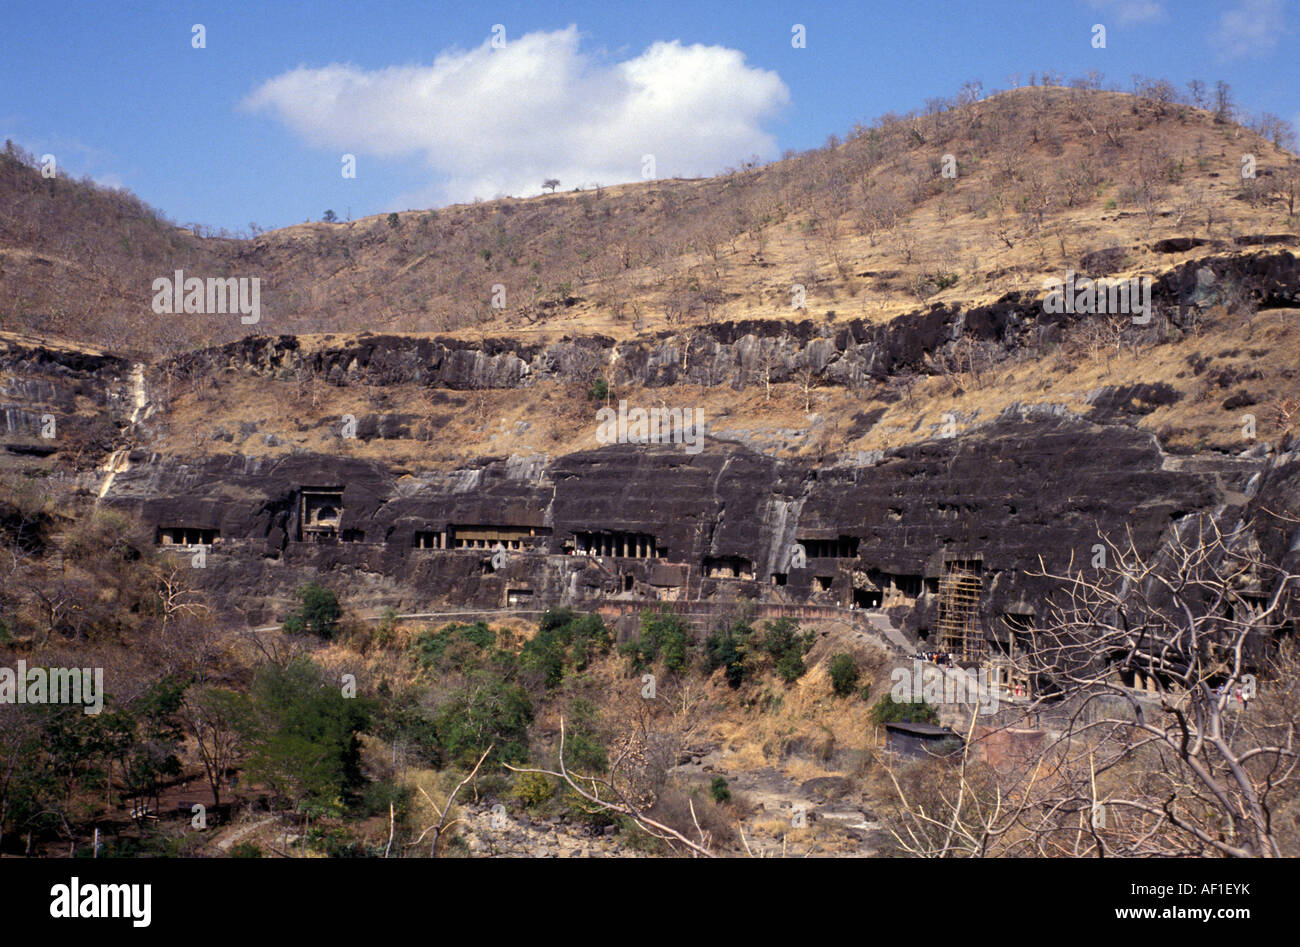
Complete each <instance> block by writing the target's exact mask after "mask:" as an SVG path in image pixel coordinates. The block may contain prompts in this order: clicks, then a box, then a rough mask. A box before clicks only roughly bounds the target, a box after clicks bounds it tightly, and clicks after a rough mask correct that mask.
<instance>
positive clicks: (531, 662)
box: [519, 608, 613, 690]
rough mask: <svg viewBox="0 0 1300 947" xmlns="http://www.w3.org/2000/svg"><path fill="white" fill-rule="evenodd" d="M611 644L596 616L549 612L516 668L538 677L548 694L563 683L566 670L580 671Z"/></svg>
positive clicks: (524, 649)
mask: <svg viewBox="0 0 1300 947" xmlns="http://www.w3.org/2000/svg"><path fill="white" fill-rule="evenodd" d="M612 644H613V638H612V636H611V635H610V633H609V629H608V628H606V627H605V623H604V622H603V621H601V619H600V616H599V615H579V614H577V613H576V612H574V611H573V610H572V609H570V608H552V609H549V610H548V611H547V612H546V614H544V615H543V616H542V619H541V622H540V623H539V624H538V626H537V634H536V635H534V636H533V637H532V638H531V639H530V640H529V641H528V642H527V643H525V644H524V647H523V650H522V651H521V652H520V655H519V665H520V667H521V668H523V669H524V670H525V671H526V672H530V673H532V674H535V675H537V676H539V677H540V678H541V680H542V681H543V683H544V684H545V686H546V688H547V689H548V690H549V689H551V688H554V687H556V686H557V685H558V684H559V683H560V681H561V680H562V679H563V676H564V669H565V667H566V666H567V667H571V668H572V669H573V670H574V671H584V670H586V668H587V665H588V664H589V663H590V661H591V659H592V657H593V656H595V655H597V654H605V653H606V652H608V651H609V649H610V646H611V645H612Z"/></svg>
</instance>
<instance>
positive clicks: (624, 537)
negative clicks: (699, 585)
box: [573, 530, 664, 559]
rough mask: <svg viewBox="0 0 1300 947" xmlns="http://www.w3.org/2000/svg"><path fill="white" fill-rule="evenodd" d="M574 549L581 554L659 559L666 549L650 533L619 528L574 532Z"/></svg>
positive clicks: (577, 553)
mask: <svg viewBox="0 0 1300 947" xmlns="http://www.w3.org/2000/svg"><path fill="white" fill-rule="evenodd" d="M573 551H574V553H575V554H576V555H579V556H609V557H612V558H618V559H658V558H660V557H661V556H662V555H663V553H664V550H662V549H660V548H659V542H658V540H657V539H656V538H655V537H654V536H652V535H651V534H649V533H628V532H620V531H617V530H596V531H591V532H587V531H578V532H575V533H574V534H573Z"/></svg>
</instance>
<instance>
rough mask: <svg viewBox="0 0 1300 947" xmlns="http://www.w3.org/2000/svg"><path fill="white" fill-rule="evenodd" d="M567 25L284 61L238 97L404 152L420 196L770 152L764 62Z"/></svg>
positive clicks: (320, 135)
mask: <svg viewBox="0 0 1300 947" xmlns="http://www.w3.org/2000/svg"><path fill="white" fill-rule="evenodd" d="M578 47H579V35H578V31H577V28H576V27H573V26H570V27H568V28H567V29H564V30H557V31H554V32H547V33H530V34H527V35H525V36H522V37H519V38H518V39H510V40H509V42H508V43H507V45H506V46H505V48H503V49H493V48H492V47H491V44H490V42H485V43H484V44H483V45H482V46H480V47H478V48H476V49H472V50H469V51H459V50H456V51H450V52H444V53H442V54H440V55H439V56H438V57H437V58H436V59H435V60H434V62H433V64H432V65H430V66H394V67H390V68H386V69H378V70H372V71H367V70H363V69H360V68H357V67H356V66H352V65H338V64H335V65H330V66H326V67H324V68H320V69H308V68H298V69H294V70H292V71H290V72H287V73H285V74H283V75H280V76H277V77H275V78H273V79H271V80H269V81H267V82H265V83H263V84H262V85H261V86H260V87H258V88H257V89H255V90H254V91H253V92H252V93H251V94H250V95H249V96H248V97H247V98H246V99H245V100H244V103H243V105H244V107H246V108H248V109H250V110H252V111H257V112H266V113H270V114H272V115H274V116H275V117H276V118H277V119H278V120H280V121H281V122H283V123H284V124H285V125H287V126H288V127H289V128H291V129H292V130H293V131H295V132H296V133H298V134H299V135H301V136H302V137H303V139H304V140H306V141H307V142H308V143H310V144H312V145H316V146H320V147H327V148H333V149H337V150H338V151H339V152H340V153H344V152H352V153H355V154H358V155H360V154H363V153H366V154H371V155H376V156H381V157H394V156H404V155H416V156H419V157H422V158H423V159H424V161H425V162H426V163H427V165H428V167H429V168H430V169H431V170H432V171H433V172H435V173H436V174H437V175H438V176H439V177H440V178H441V179H442V182H441V183H438V184H436V185H431V186H430V187H429V188H428V189H426V191H424V192H423V193H422V194H421V195H420V197H422V198H424V200H425V202H426V203H430V202H437V201H438V200H439V199H441V200H447V201H457V200H468V199H472V198H474V197H484V198H490V197H494V196H496V195H498V194H513V195H516V196H523V195H527V194H536V193H538V192H539V191H540V190H541V183H542V181H543V180H544V179H546V178H549V177H556V178H559V179H560V181H561V186H562V187H564V188H569V187H572V186H578V185H583V186H586V185H590V184H594V183H600V184H614V183H617V182H621V181H631V180H639V179H640V177H641V167H642V156H643V155H646V154H653V155H654V156H655V170H656V172H657V176H659V177H664V176H667V175H671V174H678V173H680V174H707V173H712V172H716V171H718V170H720V169H721V168H723V167H725V166H727V165H731V164H736V163H738V162H739V161H740V160H741V159H742V158H747V157H749V156H750V155H753V154H756V153H757V154H759V155H762V156H764V157H768V156H773V155H774V154H775V151H776V143H775V140H774V139H773V138H772V136H771V135H769V134H768V133H766V132H765V131H763V129H762V122H763V121H764V119H766V118H768V117H769V116H771V115H773V114H774V113H775V112H776V111H777V110H779V109H780V108H781V107H782V106H783V105H785V104H786V103H787V102H788V101H789V97H790V94H789V90H788V89H787V88H786V86H785V83H783V82H782V81H781V78H780V77H779V76H778V75H777V74H776V73H775V72H772V71H769V70H764V69H757V68H754V67H752V66H749V65H746V63H745V57H744V55H743V54H742V53H740V52H738V51H736V50H733V49H726V48H724V47H721V46H701V45H691V46H684V45H682V44H681V43H679V42H677V41H673V42H667V43H663V42H661V43H655V44H654V45H652V46H650V47H649V48H648V49H646V50H645V51H644V52H642V53H641V54H640V55H638V56H635V57H633V58H631V59H627V60H624V61H622V62H615V63H604V62H595V61H593V59H592V58H591V57H590V56H587V55H585V54H583V53H582V52H580V50H579V48H578Z"/></svg>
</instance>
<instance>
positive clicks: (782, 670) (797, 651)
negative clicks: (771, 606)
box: [762, 618, 814, 684]
mask: <svg viewBox="0 0 1300 947" xmlns="http://www.w3.org/2000/svg"><path fill="white" fill-rule="evenodd" d="M813 638H814V636H813V633H812V632H811V631H809V632H805V633H804V634H802V635H801V634H799V626H798V625H797V624H796V623H795V622H794V620H793V619H790V618H778V619H777V620H776V621H769V622H768V623H767V628H766V631H765V633H764V635H763V645H762V648H763V650H764V651H765V652H767V654H768V655H770V656H771V658H772V660H773V661H775V662H776V673H777V674H778V675H779V676H780V678H781V679H782V680H783V681H785V682H786V683H787V684H792V683H794V682H795V681H797V680H798V679H799V678H801V677H803V675H804V672H805V671H807V670H808V668H807V667H806V666H805V665H804V663H803V656H804V655H805V654H807V653H808V651H809V650H810V649H811V648H812V646H813Z"/></svg>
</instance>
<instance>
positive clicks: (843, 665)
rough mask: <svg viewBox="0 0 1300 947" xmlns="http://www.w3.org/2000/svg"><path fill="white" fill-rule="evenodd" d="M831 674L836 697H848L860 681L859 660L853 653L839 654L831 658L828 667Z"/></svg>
mask: <svg viewBox="0 0 1300 947" xmlns="http://www.w3.org/2000/svg"><path fill="white" fill-rule="evenodd" d="M828 670H829V672H830V676H831V688H832V689H833V690H834V691H835V696H836V697H847V696H848V695H849V694H851V693H853V688H854V687H855V686H857V683H858V662H856V661H854V660H853V655H851V654H837V655H834V656H833V657H832V658H831V661H830V666H829V668H828Z"/></svg>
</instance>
